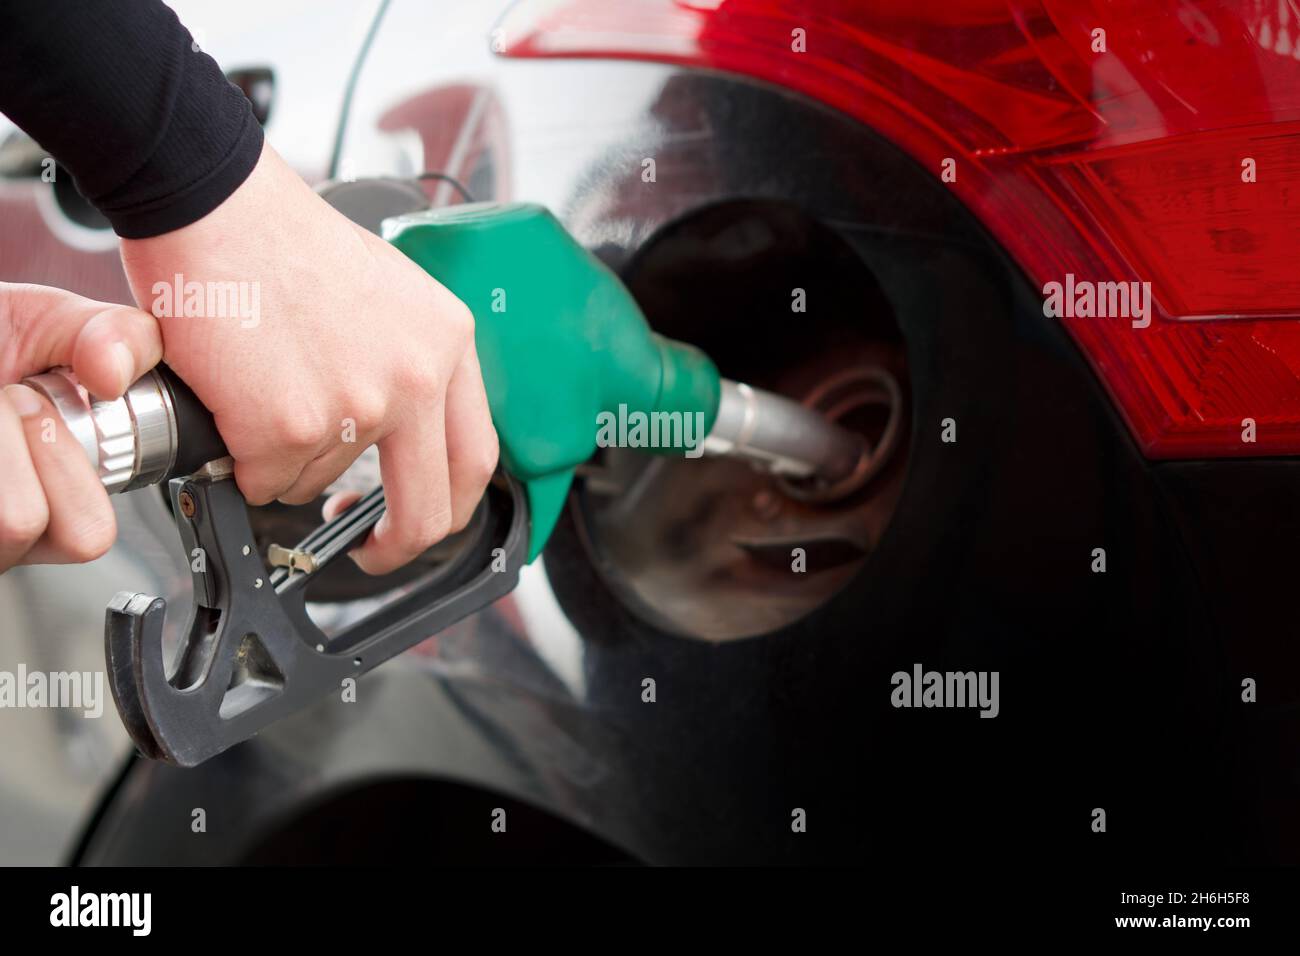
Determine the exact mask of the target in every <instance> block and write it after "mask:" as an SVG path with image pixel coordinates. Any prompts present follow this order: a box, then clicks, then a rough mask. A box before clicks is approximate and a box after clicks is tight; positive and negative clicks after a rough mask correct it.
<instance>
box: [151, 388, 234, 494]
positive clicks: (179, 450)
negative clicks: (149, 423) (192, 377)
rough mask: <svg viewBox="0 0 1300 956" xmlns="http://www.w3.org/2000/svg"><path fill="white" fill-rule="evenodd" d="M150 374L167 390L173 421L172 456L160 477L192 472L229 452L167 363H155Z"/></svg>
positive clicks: (208, 416) (205, 411)
mask: <svg viewBox="0 0 1300 956" xmlns="http://www.w3.org/2000/svg"><path fill="white" fill-rule="evenodd" d="M153 374H155V375H157V376H158V379H159V381H160V382H161V383H162V386H163V388H164V389H166V391H167V395H168V397H169V398H170V400H171V408H172V417H173V419H174V421H175V434H176V457H175V459H174V460H173V462H172V466H171V468H169V469H168V470H167V474H166V475H165V476H164V477H163V479H162V480H163V481H167V480H169V479H171V478H180V477H183V476H185V475H192V474H193V473H194V472H196V471H198V470H199V469H200V468H202V467H203V466H204V465H206V464H207V463H208V462H210V461H214V460H216V459H218V458H224V457H226V455H228V454H229V452H228V451H227V450H226V443H225V441H223V440H222V438H221V433H220V432H218V431H217V423H216V421H215V420H214V419H213V417H212V413H211V412H210V411H208V409H207V406H205V405H204V404H203V403H202V402H201V401H199V398H198V396H197V395H195V394H194V392H193V390H191V389H190V387H189V386H188V385H186V384H185V383H184V382H183V381H182V380H181V377H180V376H179V375H177V374H176V373H175V372H174V371H173V370H172V369H171V367H170V366H168V365H159V366H158V367H157V368H155V369H154V370H153Z"/></svg>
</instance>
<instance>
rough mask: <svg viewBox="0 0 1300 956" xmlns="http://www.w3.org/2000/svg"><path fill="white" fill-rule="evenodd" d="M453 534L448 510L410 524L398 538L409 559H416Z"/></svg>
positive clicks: (426, 515)
mask: <svg viewBox="0 0 1300 956" xmlns="http://www.w3.org/2000/svg"><path fill="white" fill-rule="evenodd" d="M450 533H451V512H450V510H448V509H447V508H439V509H438V510H436V511H431V512H429V513H427V514H425V515H423V516H421V517H420V518H419V519H418V520H415V521H412V522H410V523H409V524H408V525H406V526H405V527H404V529H403V531H402V532H401V533H400V534H399V536H398V539H399V540H398V543H399V544H400V546H401V548H402V551H403V552H404V553H405V554H406V555H407V556H408V557H411V558H413V557H415V556H416V555H418V554H420V553H421V552H422V551H424V550H425V549H426V548H428V547H430V546H432V545H435V544H437V543H438V542H439V541H441V540H442V539H443V538H445V537H447V535H448V534H450Z"/></svg>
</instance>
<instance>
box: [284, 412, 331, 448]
mask: <svg viewBox="0 0 1300 956" xmlns="http://www.w3.org/2000/svg"><path fill="white" fill-rule="evenodd" d="M324 433H325V428H324V426H323V425H322V423H321V422H320V420H319V418H317V417H315V416H311V415H308V414H296V415H288V416H285V417H284V418H282V419H281V420H280V422H279V424H278V426H277V427H276V434H277V436H278V439H279V441H280V442H281V443H283V444H284V445H285V446H287V447H289V448H291V449H293V450H294V451H308V450H311V449H315V448H317V447H319V446H320V444H321V441H322V439H323V437H324Z"/></svg>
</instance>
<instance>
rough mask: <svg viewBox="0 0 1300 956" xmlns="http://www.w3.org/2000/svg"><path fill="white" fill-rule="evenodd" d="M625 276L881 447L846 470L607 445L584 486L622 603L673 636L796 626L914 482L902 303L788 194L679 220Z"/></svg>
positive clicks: (735, 373)
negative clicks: (899, 315)
mask: <svg viewBox="0 0 1300 956" xmlns="http://www.w3.org/2000/svg"><path fill="white" fill-rule="evenodd" d="M623 278H624V281H625V282H626V283H627V285H628V287H629V289H631V291H632V293H633V295H635V296H636V298H637V300H638V302H639V303H640V305H641V307H642V309H643V310H644V311H645V314H646V317H647V318H648V319H649V321H650V324H651V326H652V327H653V328H654V329H655V330H656V331H657V332H660V333H662V334H664V335H667V336H670V337H673V338H678V339H681V340H684V341H688V342H693V343H695V344H697V345H699V346H700V347H701V348H703V349H704V350H705V351H706V352H707V353H708V354H709V355H710V356H711V357H712V358H713V359H714V361H715V362H716V363H717V365H718V367H719V369H720V370H721V372H722V374H723V375H724V376H726V377H728V378H733V379H736V380H738V381H743V382H745V383H748V384H750V385H752V386H753V387H754V389H756V390H758V389H761V390H764V391H766V392H770V393H773V394H775V395H777V396H785V397H786V398H787V399H792V400H794V401H795V402H798V403H800V404H802V405H804V406H806V407H807V408H811V409H815V410H816V411H817V412H818V413H819V414H820V415H821V416H822V417H823V418H825V419H826V420H827V421H833V422H835V423H836V424H837V425H839V426H841V427H842V428H845V429H847V430H849V431H851V432H853V433H855V434H856V435H858V436H861V438H862V439H863V443H864V445H865V447H866V449H867V454H866V455H865V456H863V458H862V462H861V465H860V467H856V468H854V469H852V470H851V471H850V472H849V473H848V474H846V475H845V476H844V477H843V478H842V479H840V480H838V481H835V482H833V483H830V484H828V483H825V482H819V481H816V480H809V479H808V478H802V479H801V478H799V477H796V476H792V475H784V476H783V475H779V474H778V475H773V474H770V473H769V471H768V470H766V469H761V468H755V467H751V465H750V464H748V463H746V462H745V461H743V460H735V459H733V458H710V457H707V456H706V457H704V458H702V459H695V460H690V459H684V458H668V457H652V456H646V455H643V454H638V453H637V452H636V451H634V450H629V449H621V448H605V449H602V450H601V452H600V454H599V456H598V457H597V458H596V459H595V460H593V462H592V463H591V465H590V466H588V467H587V468H584V469H582V470H581V471H580V473H579V474H580V482H579V487H578V492H577V494H576V495H575V496H574V498H573V499H572V506H573V508H574V515H575V519H576V524H577V528H578V533H579V536H580V538H581V539H582V541H583V545H584V547H585V548H586V549H587V550H588V552H589V554H590V555H591V557H592V561H593V565H594V566H595V567H596V569H597V571H598V573H599V574H600V576H601V577H602V578H603V580H604V581H605V582H606V584H607V585H608V587H609V589H610V590H611V591H612V592H613V593H614V595H615V596H616V597H617V599H618V600H619V601H620V603H622V604H623V605H624V606H625V607H626V608H628V609H629V610H630V611H632V612H633V613H634V614H636V615H637V616H639V617H642V618H644V619H647V620H648V621H649V622H651V623H653V624H654V625H655V626H657V627H660V628H661V629H663V630H665V631H668V632H670V633H676V634H679V635H682V636H689V637H695V638H700V639H704V640H710V641H724V640H731V639H736V638H742V637H748V636H755V635H759V634H765V633H771V632H772V631H775V630H779V629H781V628H783V627H785V626H788V625H790V624H792V623H794V622H795V621H797V620H799V619H801V618H803V617H805V616H807V615H809V614H811V613H812V612H814V611H815V610H817V609H818V608H820V607H821V606H823V605H824V604H826V603H827V602H828V601H829V600H830V599H831V598H832V597H833V596H834V595H835V594H836V593H837V592H839V591H840V590H841V589H842V588H844V587H845V586H847V585H848V584H849V583H850V582H851V581H852V579H853V578H854V577H855V576H856V575H857V574H858V572H859V571H861V569H862V567H863V565H864V563H865V562H866V560H867V558H868V556H869V555H870V554H871V552H872V551H873V550H874V549H875V547H876V545H877V543H878V541H879V540H880V538H881V536H882V535H883V533H884V531H885V529H886V527H887V526H888V523H889V519H890V517H891V516H892V514H893V511H894V506H895V504H896V503H897V501H898V498H899V496H900V495H901V493H902V488H903V480H904V477H905V473H906V464H907V452H908V437H909V427H908V414H909V409H908V402H907V396H908V381H907V370H906V360H905V350H904V343H903V340H902V337H901V335H900V333H899V331H898V328H897V326H896V324H895V322H894V318H893V314H892V311H891V309H890V306H889V303H888V301H887V299H886V298H885V296H884V295H883V294H882V293H881V291H880V289H879V286H878V284H877V283H876V281H875V278H874V277H873V276H872V274H871V272H870V270H869V269H868V268H867V266H866V265H865V264H864V263H863V262H862V261H861V259H860V258H859V257H858V256H857V255H856V254H855V253H854V252H853V250H852V249H851V248H850V247H849V246H848V245H847V244H846V243H845V242H844V241H843V240H842V239H841V238H840V237H839V235H837V234H836V233H835V231H834V230H833V229H831V228H830V227H828V226H826V225H824V224H822V223H820V222H818V221H817V220H816V219H814V218H813V217H811V216H809V215H808V214H807V213H805V212H803V211H802V210H800V209H798V208H796V207H793V206H790V205H787V204H781V203H773V202H755V201H743V202H734V203H727V204H722V205H718V206H713V207H710V208H708V209H705V210H703V211H701V212H698V213H695V214H693V215H691V216H689V217H687V218H685V219H682V220H679V221H678V222H676V223H674V224H672V225H670V226H668V227H666V228H665V229H663V230H662V231H661V232H660V233H659V234H657V235H656V236H654V237H652V238H651V239H650V240H649V242H648V243H647V244H646V245H645V246H643V247H642V249H641V250H640V252H639V253H638V254H637V256H636V257H635V258H634V259H633V260H632V261H631V262H630V264H629V266H628V267H627V269H626V270H625V271H624V275H623ZM800 302H802V303H803V304H804V305H805V307H806V308H805V310H804V311H800V310H799V308H798V304H799V303H800Z"/></svg>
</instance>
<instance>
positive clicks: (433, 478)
mask: <svg viewBox="0 0 1300 956" xmlns="http://www.w3.org/2000/svg"><path fill="white" fill-rule="evenodd" d="M444 410H445V406H444V405H442V404H439V405H438V407H437V408H434V409H430V410H429V411H427V412H424V413H418V412H415V411H412V412H410V413H408V414H407V415H406V417H405V419H404V421H403V423H402V424H401V425H400V426H399V427H398V429H397V430H396V431H394V432H393V433H392V434H391V435H389V436H388V437H387V438H385V439H383V440H382V441H380V442H379V471H380V474H381V475H382V476H383V480H384V498H385V501H386V510H385V512H384V516H383V517H382V518H380V519H379V523H378V524H376V525H375V528H374V531H372V532H371V534H370V537H369V538H368V539H367V540H366V542H365V543H364V544H363V545H362V546H361V547H359V548H357V549H355V550H353V552H352V558H353V560H355V561H356V562H357V564H358V565H360V567H361V570H363V571H365V572H366V573H368V574H387V573H388V572H389V571H393V570H395V569H397V568H400V567H401V566H402V565H403V564H406V563H407V562H408V561H410V560H412V559H414V558H415V557H417V556H418V555H419V554H420V553H421V552H423V551H424V550H425V549H426V548H428V547H429V546H430V545H432V544H434V543H436V542H438V541H441V540H442V539H443V538H445V537H446V536H447V533H448V532H449V531H451V507H450V494H451V485H450V478H449V477H448V472H447V444H446V435H445V431H444V425H443V413H444Z"/></svg>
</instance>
